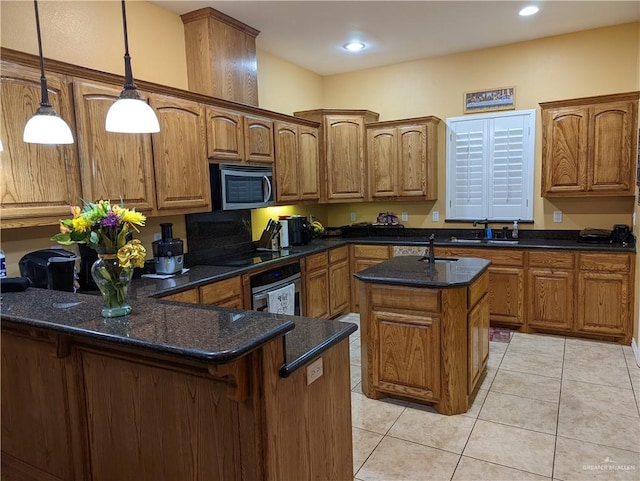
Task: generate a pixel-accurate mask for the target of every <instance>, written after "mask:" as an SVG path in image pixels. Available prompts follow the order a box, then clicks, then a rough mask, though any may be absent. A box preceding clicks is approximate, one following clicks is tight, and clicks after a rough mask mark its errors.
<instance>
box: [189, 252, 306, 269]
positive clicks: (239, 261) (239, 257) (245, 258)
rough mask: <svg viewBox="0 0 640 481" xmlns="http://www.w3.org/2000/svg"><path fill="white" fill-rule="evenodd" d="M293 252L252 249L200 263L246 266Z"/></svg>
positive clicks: (282, 256)
mask: <svg viewBox="0 0 640 481" xmlns="http://www.w3.org/2000/svg"><path fill="white" fill-rule="evenodd" d="M292 253H293V252H292V251H291V250H280V251H260V250H256V251H252V252H244V253H241V254H234V255H231V256H227V257H220V258H216V259H211V260H210V261H205V262H201V264H206V265H211V266H225V267H248V266H253V265H256V264H261V263H262V262H267V261H272V260H274V259H280V258H284V257H288V256H290V255H291V254H292Z"/></svg>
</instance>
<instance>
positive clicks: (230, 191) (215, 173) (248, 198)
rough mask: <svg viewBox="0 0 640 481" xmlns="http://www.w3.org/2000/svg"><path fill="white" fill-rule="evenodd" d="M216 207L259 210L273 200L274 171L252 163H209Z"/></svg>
mask: <svg viewBox="0 0 640 481" xmlns="http://www.w3.org/2000/svg"><path fill="white" fill-rule="evenodd" d="M209 175H210V179H211V200H212V202H213V208H214V209H216V210H236V209H258V208H260V207H269V206H272V205H273V204H274V202H273V170H272V169H271V168H270V167H256V166H250V165H233V164H209Z"/></svg>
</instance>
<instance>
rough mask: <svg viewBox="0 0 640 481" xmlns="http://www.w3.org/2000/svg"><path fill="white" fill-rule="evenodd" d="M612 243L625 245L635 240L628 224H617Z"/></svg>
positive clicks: (614, 228)
mask: <svg viewBox="0 0 640 481" xmlns="http://www.w3.org/2000/svg"><path fill="white" fill-rule="evenodd" d="M612 236H613V237H612V239H611V243H612V244H625V243H630V242H631V241H632V239H633V234H632V233H631V228H630V227H629V226H628V225H626V224H616V225H614V226H613V234H612Z"/></svg>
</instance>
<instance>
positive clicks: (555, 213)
mask: <svg viewBox="0 0 640 481" xmlns="http://www.w3.org/2000/svg"><path fill="white" fill-rule="evenodd" d="M553 222H555V223H556V224H559V223H561V222H562V211H560V210H554V211H553Z"/></svg>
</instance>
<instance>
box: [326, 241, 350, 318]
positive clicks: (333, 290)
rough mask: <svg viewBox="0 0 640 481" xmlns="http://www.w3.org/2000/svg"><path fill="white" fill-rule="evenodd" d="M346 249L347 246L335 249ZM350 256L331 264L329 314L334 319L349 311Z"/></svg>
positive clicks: (346, 250)
mask: <svg viewBox="0 0 640 481" xmlns="http://www.w3.org/2000/svg"><path fill="white" fill-rule="evenodd" d="M341 249H342V250H344V251H345V252H347V253H348V248H347V246H344V247H339V248H338V249H333V250H341ZM349 273H350V270H349V258H348V256H347V257H346V258H342V259H338V260H335V261H330V264H329V316H330V317H331V318H332V319H333V318H334V317H336V316H339V315H340V314H345V313H347V312H348V311H349V304H350V302H351V289H350V284H349Z"/></svg>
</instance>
